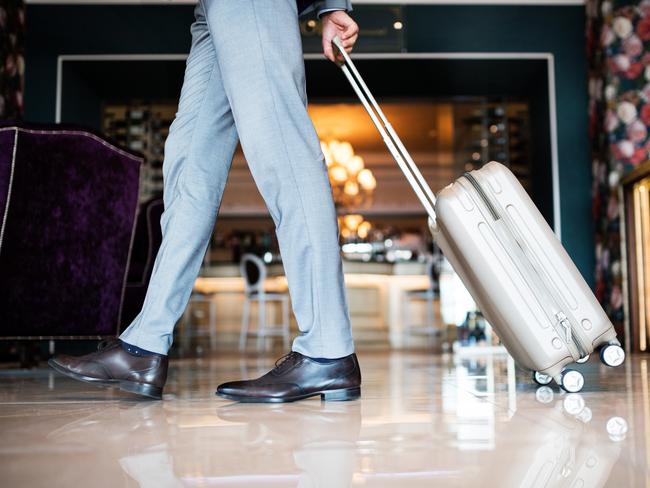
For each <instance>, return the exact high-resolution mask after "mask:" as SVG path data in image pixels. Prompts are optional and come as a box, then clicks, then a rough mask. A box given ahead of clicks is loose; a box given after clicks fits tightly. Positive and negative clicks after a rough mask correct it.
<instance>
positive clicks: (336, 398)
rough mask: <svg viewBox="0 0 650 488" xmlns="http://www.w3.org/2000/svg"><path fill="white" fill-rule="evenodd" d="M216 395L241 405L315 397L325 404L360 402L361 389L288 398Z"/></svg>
mask: <svg viewBox="0 0 650 488" xmlns="http://www.w3.org/2000/svg"><path fill="white" fill-rule="evenodd" d="M216 395H217V396H218V397H221V398H225V399H227V400H233V401H236V402H240V403H290V402H297V401H299V400H306V399H307V398H312V397H315V396H319V395H320V397H321V400H323V401H325V402H348V401H351V400H358V399H359V398H360V397H361V388H344V389H341V390H325V391H317V392H314V393H309V394H307V395H298V396H293V397H286V398H276V397H249V396H243V395H228V394H226V393H219V392H217V393H216Z"/></svg>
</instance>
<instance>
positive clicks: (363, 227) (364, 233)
mask: <svg viewBox="0 0 650 488" xmlns="http://www.w3.org/2000/svg"><path fill="white" fill-rule="evenodd" d="M371 227H372V225H371V224H370V222H368V221H367V220H364V221H363V222H361V224H360V225H359V228H358V229H357V235H358V236H359V237H360V238H361V239H365V238H366V237H368V232H370V229H371Z"/></svg>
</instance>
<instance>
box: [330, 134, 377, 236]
mask: <svg viewBox="0 0 650 488" xmlns="http://www.w3.org/2000/svg"><path fill="white" fill-rule="evenodd" d="M320 145H321V149H322V150H323V154H324V155H325V162H326V163H327V173H328V175H329V180H330V184H331V186H332V194H333V197H334V203H335V205H336V207H337V208H339V209H340V208H342V209H344V210H346V211H352V209H359V208H368V207H369V206H370V204H371V203H372V193H373V191H374V190H375V188H376V187H377V180H376V179H375V176H374V175H373V174H372V171H370V170H369V169H368V168H366V167H365V164H364V162H363V158H362V157H361V156H359V155H356V154H354V149H353V148H352V144H350V143H349V142H347V141H337V140H336V139H334V140H330V141H328V142H325V141H321V143H320ZM339 228H340V229H341V236H342V237H343V238H344V239H349V238H354V237H359V238H361V239H365V238H366V237H367V236H368V231H369V230H370V228H371V224H370V223H369V222H367V221H365V220H364V219H363V216H362V215H359V214H355V213H349V214H348V215H345V216H342V217H339Z"/></svg>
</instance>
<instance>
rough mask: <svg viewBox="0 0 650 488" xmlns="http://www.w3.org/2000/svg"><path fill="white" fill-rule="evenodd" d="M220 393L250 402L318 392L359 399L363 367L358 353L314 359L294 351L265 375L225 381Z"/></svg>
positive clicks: (323, 395) (329, 398) (287, 399)
mask: <svg viewBox="0 0 650 488" xmlns="http://www.w3.org/2000/svg"><path fill="white" fill-rule="evenodd" d="M217 395H219V396H220V397H223V398H227V399H229V400H235V401H238V402H246V403H283V402H293V401H296V400H303V399H305V398H310V397H314V396H320V397H321V398H322V399H323V400H325V401H345V400H356V399H357V398H359V397H360V396H361V371H360V369H359V362H358V360H357V356H356V354H351V355H349V356H346V357H344V358H340V359H330V360H321V359H319V360H314V359H312V358H309V357H307V356H304V355H302V354H300V353H299V352H291V353H289V354H287V355H286V356H284V357H283V358H281V359H280V360H278V362H277V363H276V365H275V368H273V369H272V370H271V371H270V372H268V373H267V374H265V375H264V376H262V377H260V378H257V379H255V380H244V381H232V382H229V383H224V384H222V385H220V386H219V388H218V389H217Z"/></svg>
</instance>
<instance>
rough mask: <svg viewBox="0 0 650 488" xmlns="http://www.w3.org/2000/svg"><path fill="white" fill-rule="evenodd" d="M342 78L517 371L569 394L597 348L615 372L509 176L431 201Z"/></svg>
mask: <svg viewBox="0 0 650 488" xmlns="http://www.w3.org/2000/svg"><path fill="white" fill-rule="evenodd" d="M334 46H335V48H336V50H338V51H339V52H341V53H342V55H343V58H344V61H343V62H342V63H341V65H340V66H341V69H342V71H343V73H344V74H345V76H346V77H347V78H348V80H349V81H350V84H351V85H352V87H353V89H354V91H355V92H356V94H357V95H358V96H359V99H360V100H361V102H362V103H363V106H364V107H365V109H366V110H367V111H368V114H369V115H370V118H371V119H372V121H373V123H374V124H375V126H376V127H377V130H378V131H379V133H380V134H381V137H382V139H383V140H384V142H385V143H386V146H387V147H388V149H389V150H390V152H391V154H392V155H393V157H394V158H395V160H396V162H397V164H398V165H399V167H400V169H401V170H402V172H403V173H404V175H405V176H406V178H407V180H408V182H409V183H410V184H411V186H412V187H413V189H414V190H415V193H416V194H417V196H418V198H419V200H420V201H421V202H422V205H424V207H425V209H426V211H427V213H428V215H429V227H430V229H431V232H432V233H433V237H434V239H435V241H436V243H437V244H438V246H439V247H440V249H441V250H442V251H443V253H444V255H445V256H446V257H447V259H448V260H449V261H450V262H451V264H452V266H453V267H454V269H455V271H456V272H457V273H458V275H459V276H460V277H461V279H462V281H463V283H464V284H465V286H466V287H467V289H468V290H469V292H470V293H471V294H472V297H473V298H474V300H475V301H476V303H477V304H478V306H479V307H480V309H481V311H482V312H483V315H484V316H485V317H486V318H487V319H488V321H489V322H490V324H491V325H492V327H493V328H494V330H495V332H496V333H497V335H498V336H499V338H500V339H501V341H502V342H503V344H504V345H505V346H506V348H507V349H508V352H509V353H510V354H511V355H512V356H513V358H514V359H515V361H516V362H517V364H518V365H519V366H522V367H524V368H526V369H528V370H530V371H532V372H533V378H534V380H535V381H537V382H538V383H540V384H548V383H550V382H551V381H552V380H555V381H556V382H557V383H558V384H559V385H560V386H561V387H562V388H564V389H565V390H567V391H570V392H576V391H579V390H581V389H582V387H583V385H584V379H583V377H582V374H581V373H580V372H578V371H576V370H572V369H567V368H566V366H567V365H568V364H570V363H573V362H583V361H586V360H587V359H588V357H589V355H590V354H591V353H592V352H593V351H594V349H596V348H597V347H599V346H601V345H602V346H604V347H603V348H602V350H601V360H602V361H603V362H604V363H605V364H607V365H608V366H618V365H620V364H622V363H623V361H624V359H625V352H624V351H623V349H622V348H621V345H620V342H619V341H618V340H617V339H616V332H615V331H614V327H613V326H612V324H611V322H610V321H609V319H608V317H607V315H606V314H605V312H604V311H603V309H602V307H601V306H600V304H599V303H598V301H597V300H596V298H595V297H594V295H593V293H592V292H591V290H590V289H589V286H588V285H587V283H586V282H585V281H584V279H583V278H582V276H581V275H580V272H579V271H578V270H577V268H576V266H575V265H574V263H573V261H571V258H570V257H569V255H568V254H567V252H566V251H565V250H564V248H563V247H562V244H561V243H560V241H559V240H558V239H557V238H556V236H555V235H554V234H553V232H552V230H551V228H550V227H549V226H548V224H547V223H546V221H545V220H544V218H543V217H542V215H541V214H540V212H539V210H538V209H537V208H536V207H535V205H534V204H533V202H532V200H531V199H530V197H529V196H528V195H527V194H526V192H525V190H524V189H523V187H522V186H521V185H520V184H519V182H518V181H517V179H516V178H515V176H514V175H513V174H512V173H511V172H510V171H509V170H508V169H507V168H506V167H505V166H503V165H502V164H499V163H496V162H492V163H489V164H487V165H485V166H484V167H483V168H481V169H480V170H476V171H471V172H469V173H465V174H464V175H463V176H461V177H460V178H458V179H457V180H456V181H455V182H454V183H452V184H451V185H449V186H447V187H446V188H444V189H442V190H441V191H440V192H439V194H438V197H437V198H436V196H435V195H434V194H433V192H432V191H431V188H430V187H429V185H428V184H427V182H426V181H425V180H424V178H423V177H422V174H421V173H420V171H419V170H418V168H417V166H416V165H415V163H414V162H413V160H412V158H411V157H410V155H409V153H408V152H407V150H406V148H405V147H404V145H403V144H402V142H401V140H400V139H399V137H398V136H397V134H396V132H395V130H394V129H393V127H392V126H391V125H390V123H389V122H388V120H387V119H386V117H385V116H384V114H383V112H382V111H381V108H380V107H379V105H378V104H377V102H376V100H375V99H374V97H373V96H372V94H371V93H370V91H369V90H368V87H367V86H366V84H365V83H364V81H363V79H362V78H361V75H360V74H359V72H358V71H357V69H356V67H355V66H354V63H353V62H352V60H351V59H350V57H349V56H348V55H347V53H345V50H344V49H343V48H342V45H341V43H340V40H339V39H338V38H335V39H334Z"/></svg>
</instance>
